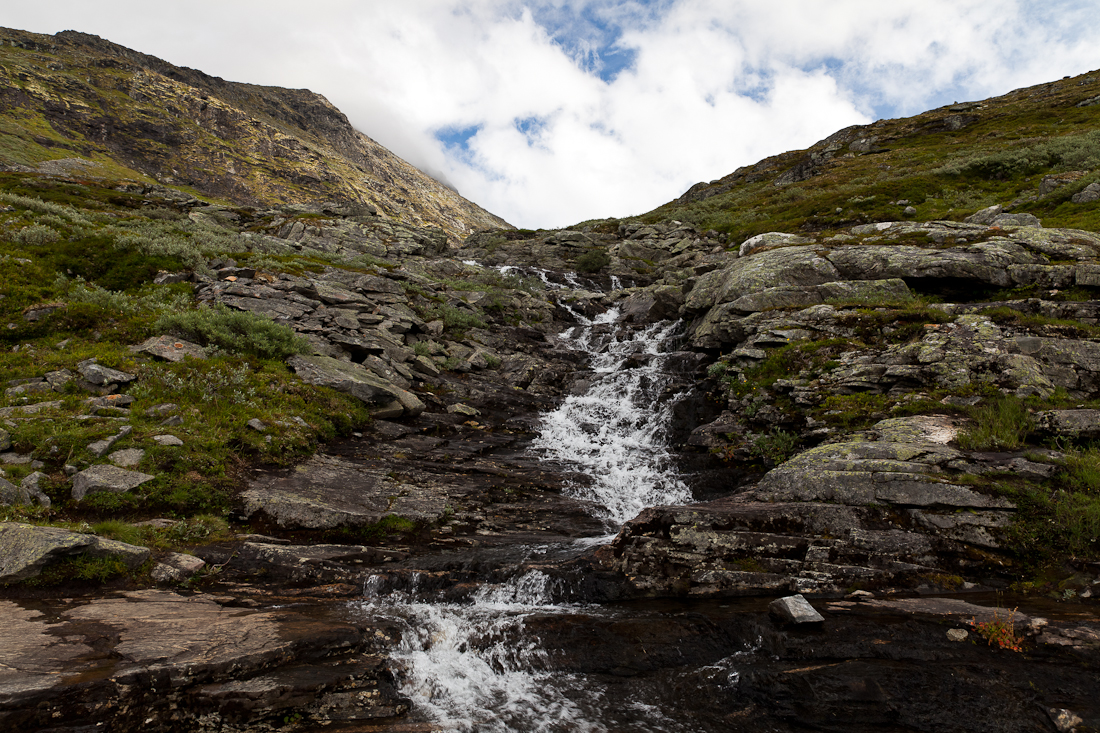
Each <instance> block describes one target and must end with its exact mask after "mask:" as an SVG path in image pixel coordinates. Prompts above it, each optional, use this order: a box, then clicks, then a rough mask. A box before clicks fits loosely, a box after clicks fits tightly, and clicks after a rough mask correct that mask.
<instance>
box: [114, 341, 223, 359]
mask: <svg viewBox="0 0 1100 733" xmlns="http://www.w3.org/2000/svg"><path fill="white" fill-rule="evenodd" d="M130 350H131V351H133V352H135V353H145V354H149V355H151V356H155V357H157V358H158V359H164V360H165V361H171V362H177V361H183V360H184V359H185V358H188V357H190V358H192V359H205V358H206V349H204V348H203V347H202V346H199V345H198V344H193V343H191V342H190V341H185V340H184V339H180V338H174V337H172V336H153V337H152V338H148V339H146V340H145V341H143V342H141V343H140V344H138V345H137V346H131V347H130Z"/></svg>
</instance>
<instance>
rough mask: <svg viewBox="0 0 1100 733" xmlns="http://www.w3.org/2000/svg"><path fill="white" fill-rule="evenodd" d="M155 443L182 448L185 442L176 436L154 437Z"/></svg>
mask: <svg viewBox="0 0 1100 733" xmlns="http://www.w3.org/2000/svg"><path fill="white" fill-rule="evenodd" d="M153 442H155V443H156V444H157V445H164V446H181V445H183V441H182V440H180V439H179V438H177V437H176V436H174V435H154V436H153Z"/></svg>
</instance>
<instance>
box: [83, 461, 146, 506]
mask: <svg viewBox="0 0 1100 733" xmlns="http://www.w3.org/2000/svg"><path fill="white" fill-rule="evenodd" d="M155 478H156V476H150V475H149V474H147V473H140V472H138V471H127V470H125V469H123V468H119V467H118V466H108V465H106V464H99V465H95V466H92V467H91V468H86V469H84V470H83V471H81V472H80V473H78V474H76V475H75V476H73V500H75V501H80V500H81V499H83V498H84V497H85V496H87V495H88V494H95V493H99V492H103V491H107V492H111V493H115V494H121V493H124V492H127V491H132V490H133V489H136V488H137V487H138V486H141V485H142V484H143V483H145V482H146V481H152V480H153V479H155Z"/></svg>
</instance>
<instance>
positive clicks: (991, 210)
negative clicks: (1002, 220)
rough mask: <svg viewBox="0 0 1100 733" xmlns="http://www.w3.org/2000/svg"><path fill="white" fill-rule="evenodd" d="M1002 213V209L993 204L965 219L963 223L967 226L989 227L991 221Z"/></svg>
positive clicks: (998, 205)
mask: <svg viewBox="0 0 1100 733" xmlns="http://www.w3.org/2000/svg"><path fill="white" fill-rule="evenodd" d="M1003 213H1004V208H1003V207H1002V206H1001V205H1000V204H994V205H993V206H989V207H987V208H985V209H982V210H981V211H978V212H976V213H974V214H971V215H970V216H968V217H966V219H965V221H966V222H967V223H968V224H985V225H990V224H992V223H993V220H994V219H996V218H997V217H998V216H1000V215H1001V214H1003Z"/></svg>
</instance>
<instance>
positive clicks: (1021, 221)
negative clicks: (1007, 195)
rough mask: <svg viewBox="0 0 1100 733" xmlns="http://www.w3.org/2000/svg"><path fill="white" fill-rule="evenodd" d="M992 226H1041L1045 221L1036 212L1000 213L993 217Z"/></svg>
mask: <svg viewBox="0 0 1100 733" xmlns="http://www.w3.org/2000/svg"><path fill="white" fill-rule="evenodd" d="M991 226H996V227H1041V226H1043V222H1041V221H1039V217H1037V216H1035V215H1034V214H999V215H997V216H996V217H994V218H993V222H992V224H991Z"/></svg>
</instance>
